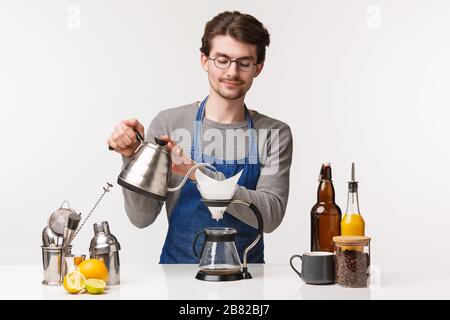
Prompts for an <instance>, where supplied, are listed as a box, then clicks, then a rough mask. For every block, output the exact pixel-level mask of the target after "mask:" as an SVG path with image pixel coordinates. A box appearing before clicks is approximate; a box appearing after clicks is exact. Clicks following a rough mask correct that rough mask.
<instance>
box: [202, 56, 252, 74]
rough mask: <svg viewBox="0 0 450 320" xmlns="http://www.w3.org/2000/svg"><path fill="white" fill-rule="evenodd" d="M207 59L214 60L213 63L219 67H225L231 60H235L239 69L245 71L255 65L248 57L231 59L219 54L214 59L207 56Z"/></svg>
mask: <svg viewBox="0 0 450 320" xmlns="http://www.w3.org/2000/svg"><path fill="white" fill-rule="evenodd" d="M208 59H209V60H212V61H214V65H215V66H216V67H217V68H219V69H227V68H228V67H229V66H230V65H231V63H232V62H236V64H237V66H238V68H239V70H241V71H245V72H247V71H250V70H252V69H253V66H256V65H257V64H256V63H253V61H252V60H250V59H248V58H242V59H236V60H231V59H230V58H227V57H222V56H221V57H217V58H214V59H212V58H210V57H208Z"/></svg>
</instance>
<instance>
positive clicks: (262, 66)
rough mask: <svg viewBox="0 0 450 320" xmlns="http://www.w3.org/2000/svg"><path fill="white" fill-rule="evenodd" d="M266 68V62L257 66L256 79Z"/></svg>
mask: <svg viewBox="0 0 450 320" xmlns="http://www.w3.org/2000/svg"><path fill="white" fill-rule="evenodd" d="M263 68H264V62H262V63H258V64H257V65H256V71H255V76H254V78H256V77H257V76H259V74H260V73H261V71H262V69H263Z"/></svg>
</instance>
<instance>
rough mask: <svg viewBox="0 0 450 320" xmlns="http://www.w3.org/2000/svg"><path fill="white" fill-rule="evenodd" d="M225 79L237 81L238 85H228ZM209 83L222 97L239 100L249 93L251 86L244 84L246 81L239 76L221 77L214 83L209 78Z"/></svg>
mask: <svg viewBox="0 0 450 320" xmlns="http://www.w3.org/2000/svg"><path fill="white" fill-rule="evenodd" d="M223 81H230V82H234V83H237V84H238V85H236V86H232V87H227V84H226V83H224V82H223ZM209 84H210V85H211V88H213V90H214V91H215V92H216V93H217V94H218V95H219V96H221V97H222V98H224V99H227V100H237V99H240V98H242V97H243V96H245V94H246V93H247V91H248V89H249V86H248V87H246V86H244V84H245V83H244V82H243V81H242V80H241V79H238V78H233V79H230V78H227V79H219V81H218V82H217V83H214V82H213V81H211V79H209Z"/></svg>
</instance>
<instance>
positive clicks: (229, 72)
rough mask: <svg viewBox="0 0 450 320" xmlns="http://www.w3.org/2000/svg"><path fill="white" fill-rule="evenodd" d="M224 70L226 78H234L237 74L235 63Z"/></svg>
mask: <svg viewBox="0 0 450 320" xmlns="http://www.w3.org/2000/svg"><path fill="white" fill-rule="evenodd" d="M226 70H227V76H229V77H230V78H233V76H235V75H236V74H237V73H238V72H239V68H238V64H237V61H232V62H231V64H230V65H229V66H228V68H227V69H226Z"/></svg>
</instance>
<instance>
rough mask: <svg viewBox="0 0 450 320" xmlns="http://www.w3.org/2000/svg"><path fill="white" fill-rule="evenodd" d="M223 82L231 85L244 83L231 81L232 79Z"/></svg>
mask: <svg viewBox="0 0 450 320" xmlns="http://www.w3.org/2000/svg"><path fill="white" fill-rule="evenodd" d="M222 82H223V83H225V84H227V85H230V86H238V85H241V84H242V83H241V82H230V81H222Z"/></svg>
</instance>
